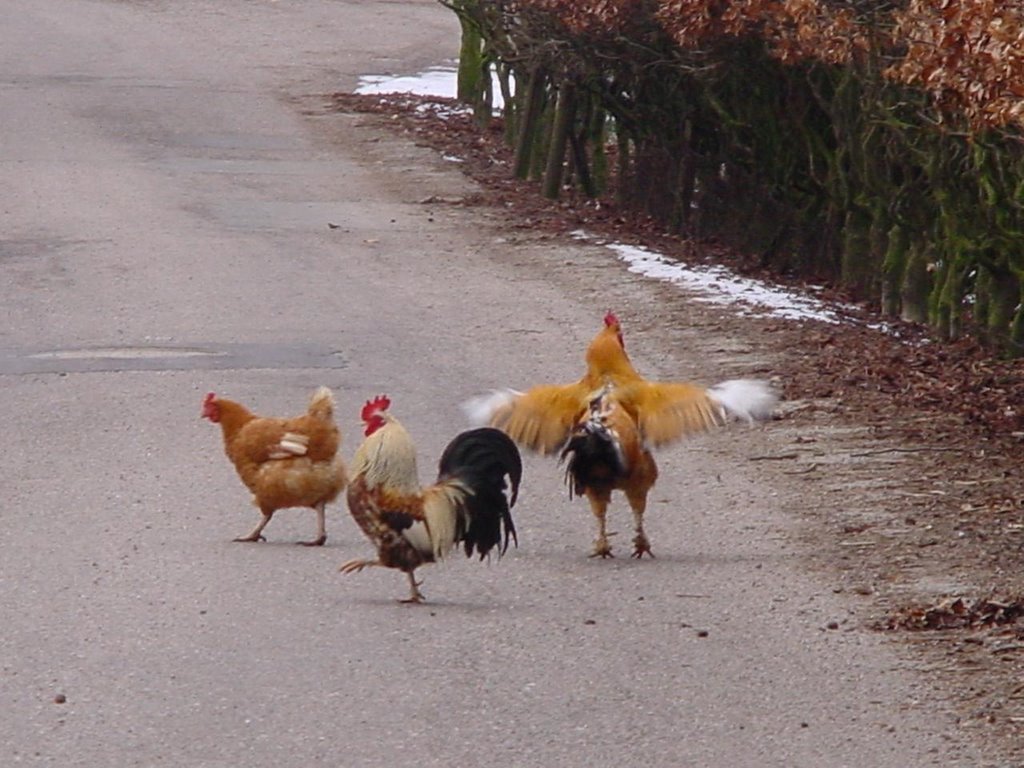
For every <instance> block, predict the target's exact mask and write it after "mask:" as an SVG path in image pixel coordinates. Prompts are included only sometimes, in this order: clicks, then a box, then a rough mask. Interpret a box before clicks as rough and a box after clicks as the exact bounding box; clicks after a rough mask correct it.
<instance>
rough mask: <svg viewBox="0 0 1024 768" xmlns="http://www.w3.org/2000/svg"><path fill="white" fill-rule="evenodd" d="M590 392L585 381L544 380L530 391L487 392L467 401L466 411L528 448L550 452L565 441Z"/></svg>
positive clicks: (472, 416)
mask: <svg viewBox="0 0 1024 768" xmlns="http://www.w3.org/2000/svg"><path fill="white" fill-rule="evenodd" d="M590 395H591V392H590V391H589V389H588V387H587V386H586V385H584V384H583V382H576V383H574V384H542V385H540V386H537V387H533V388H531V389H528V390H527V391H526V392H516V391H515V390H511V389H507V390H500V391H498V392H494V393H492V394H490V395H484V396H483V397H480V398H476V399H475V400H473V401H470V402H469V403H467V404H466V411H467V412H468V413H469V415H470V418H471V419H472V420H473V421H474V422H476V423H479V424H486V425H489V426H492V427H497V428H498V429H500V430H501V431H502V432H504V433H505V434H507V435H508V436H509V437H511V438H512V439H513V440H514V441H515V442H517V443H518V444H519V445H521V446H523V447H524V448H529V449H530V450H533V451H537V452H538V453H541V454H545V455H546V454H549V453H554V452H555V451H557V450H559V449H560V448H561V447H562V446H563V445H565V442H566V440H568V439H569V434H570V432H571V431H572V428H573V426H575V424H576V422H577V421H578V420H579V419H580V417H581V416H582V415H583V414H584V412H585V411H586V408H587V403H588V402H589V399H590Z"/></svg>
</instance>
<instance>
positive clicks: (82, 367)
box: [0, 343, 347, 376]
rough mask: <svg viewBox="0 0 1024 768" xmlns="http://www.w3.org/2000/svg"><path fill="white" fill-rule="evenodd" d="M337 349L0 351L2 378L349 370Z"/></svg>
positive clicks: (288, 346) (248, 346) (296, 346)
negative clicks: (149, 373) (52, 374)
mask: <svg viewBox="0 0 1024 768" xmlns="http://www.w3.org/2000/svg"><path fill="white" fill-rule="evenodd" d="M346 366H347V360H346V359H345V356H344V354H343V353H342V352H341V351H340V350H337V349H331V348H326V347H322V346H315V345H311V344H301V343H300V344H285V343H277V344H266V343H257V344H194V345H124V346H91V347H78V348H64V349H0V376H22V375H26V374H38V373H58V374H59V373H65V374H66V373H116V372H121V371H200V370H202V371H205V370H229V369H235V370H240V369H253V368H264V369H276V370H281V369H299V368H345V367H346Z"/></svg>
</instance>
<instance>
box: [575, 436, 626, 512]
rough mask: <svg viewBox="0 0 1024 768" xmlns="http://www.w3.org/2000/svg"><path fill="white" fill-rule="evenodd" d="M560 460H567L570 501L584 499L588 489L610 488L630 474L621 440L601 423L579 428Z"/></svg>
mask: <svg viewBox="0 0 1024 768" xmlns="http://www.w3.org/2000/svg"><path fill="white" fill-rule="evenodd" d="M559 459H560V460H561V461H566V459H568V462H567V463H566V465H565V482H566V484H567V485H568V486H569V498H572V496H573V494H575V495H577V496H580V495H582V494H583V493H584V491H586V489H587V488H595V489H596V488H602V487H611V486H612V485H614V483H615V480H616V479H617V478H619V477H621V476H622V475H624V474H626V471H627V467H626V461H625V458H624V457H623V455H622V451H621V449H620V448H619V443H618V440H617V439H616V437H615V435H614V433H613V432H612V431H611V430H610V429H608V428H607V427H606V426H605V425H604V424H603V423H602V422H601V421H600V420H599V419H588V420H587V421H584V422H582V423H580V424H579V425H577V427H576V429H575V430H574V431H573V433H572V436H571V437H570V438H569V441H568V442H567V443H566V444H565V448H563V449H562V453H561V454H560V455H559Z"/></svg>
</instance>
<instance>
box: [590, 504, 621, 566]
mask: <svg viewBox="0 0 1024 768" xmlns="http://www.w3.org/2000/svg"><path fill="white" fill-rule="evenodd" d="M610 500H611V494H600V495H599V494H597V493H595V492H593V491H591V490H589V489H588V490H587V501H589V502H590V511H591V512H593V513H594V517H596V518H597V538H596V539H594V549H593V551H592V552H591V553H590V556H591V557H601V558H606V557H615V555H613V554H612V545H611V543H610V542H609V541H608V537H609V536H614V535H615V533H614V532H613V533H609V532H608V528H607V522H606V517H607V513H608V502H609V501H610Z"/></svg>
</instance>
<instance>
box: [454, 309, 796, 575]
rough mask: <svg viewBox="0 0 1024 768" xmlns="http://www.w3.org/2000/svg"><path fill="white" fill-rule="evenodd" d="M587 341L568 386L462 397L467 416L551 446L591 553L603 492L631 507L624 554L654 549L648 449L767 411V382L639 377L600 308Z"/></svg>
mask: <svg viewBox="0 0 1024 768" xmlns="http://www.w3.org/2000/svg"><path fill="white" fill-rule="evenodd" d="M604 325H605V327H604V328H603V329H602V330H601V331H600V332H599V333H598V334H597V336H595V337H594V340H593V341H592V342H591V343H590V346H589V347H588V348H587V354H586V364H587V370H586V373H585V374H584V376H583V378H582V379H580V380H579V381H577V382H574V383H572V384H545V385H540V386H536V387H533V388H532V389H529V390H527V391H526V392H517V391H515V390H511V389H505V390H498V391H495V392H492V393H491V394H488V395H483V396H480V397H477V398H474V399H472V400H470V401H469V402H467V403H466V404H465V410H466V412H467V415H468V416H469V417H470V420H471V421H473V422H474V423H477V424H488V425H490V426H493V427H497V428H498V429H501V430H502V431H504V432H505V433H507V434H508V435H509V436H511V437H512V439H513V440H515V442H517V443H518V444H519V445H521V446H523V447H525V448H528V449H530V450H533V451H536V452H538V453H540V454H544V455H547V454H551V453H555V452H558V453H559V458H560V459H561V460H562V461H567V464H566V482H567V483H568V484H569V495H570V498H571V497H572V495H573V494H576V495H583V496H586V497H587V500H588V502H589V503H590V509H591V511H592V512H593V514H594V517H595V518H597V538H596V539H595V541H594V549H593V552H592V555H591V556H592V557H612V548H611V544H610V543H609V541H608V536H609V533H608V530H607V525H606V515H607V510H608V505H609V503H610V502H611V497H612V491H616V490H618V491H622V492H623V493H624V494H625V495H626V500H627V501H628V502H629V506H630V508H631V509H632V511H633V524H634V533H635V535H634V537H633V557H636V558H642V557H643V556H644V555H645V554H647V555H650V556H651V557H653V556H654V553H653V552H651V546H650V542H649V541H648V539H647V534H646V533H645V532H644V512H645V510H646V508H647V495H648V493H649V492H650V490H651V488H653V487H654V483H655V481H656V480H657V478H658V467H657V464H656V463H655V461H654V456H653V455H652V453H651V449H653V448H658V447H661V446H663V445H667V444H669V443H671V442H674V441H676V440H679V439H681V438H683V437H685V436H687V435H691V434H695V433H698V432H704V431H707V430H709V429H712V428H713V427H717V426H721V425H723V424H725V423H726V422H727V421H729V420H730V419H734V418H741V419H745V420H747V421H749V422H752V421H753V420H754V419H763V418H767V417H768V416H769V415H770V414H771V411H772V409H773V408H774V406H775V403H776V400H777V398H776V395H775V393H774V392H773V391H772V389H771V387H770V386H769V385H768V383H767V382H764V381H756V380H739V379H737V380H731V381H725V382H722V383H721V384H717V385H715V386H713V387H710V388H704V387H701V386H699V385H697V384H690V383H685V382H657V381H648V380H646V379H644V378H643V377H642V376H641V375H640V374H639V373H637V371H636V369H634V368H633V365H632V363H631V362H630V360H629V356H628V355H627V354H626V349H625V343H624V341H623V338H622V326H621V325H620V323H619V320H618V318H616V316H615V315H614V314H612V313H611V312H609V313H608V314H607V315H606V316H605V318H604Z"/></svg>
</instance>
